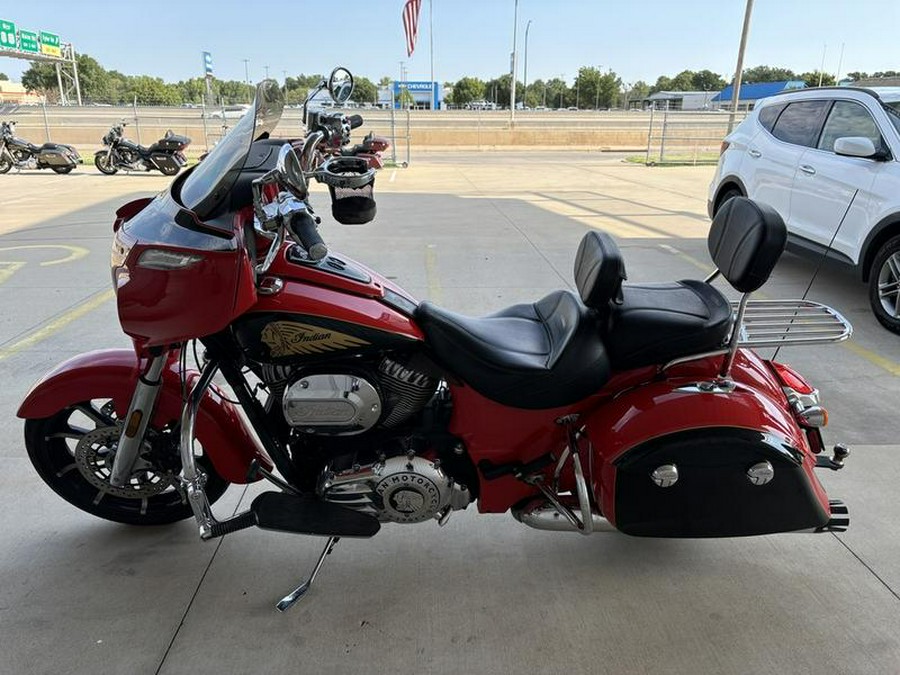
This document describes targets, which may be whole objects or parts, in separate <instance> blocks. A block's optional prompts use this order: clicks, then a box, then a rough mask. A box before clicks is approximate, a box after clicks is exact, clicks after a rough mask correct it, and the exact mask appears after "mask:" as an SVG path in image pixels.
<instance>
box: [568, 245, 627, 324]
mask: <svg viewBox="0 0 900 675" xmlns="http://www.w3.org/2000/svg"><path fill="white" fill-rule="evenodd" d="M627 278H628V277H627V276H626V275H625V261H624V260H623V259H622V254H621V252H619V247H618V246H616V242H615V240H613V238H612V237H610V236H609V235H608V234H606V232H599V231H597V230H591V231H590V232H588V233H587V234H585V235H584V237H582V239H581V244H579V246H578V253H577V254H576V255H575V284H576V285H577V286H578V292H579V294H580V295H581V300H582V301H583V302H584V304H585V305H587V306H588V307H590V308H592V309H596V310H599V311H600V312H601V313H605V312H606V311H607V310H608V308H609V303H610V301H613V302H621V301H622V281H623V280H625V279H627Z"/></svg>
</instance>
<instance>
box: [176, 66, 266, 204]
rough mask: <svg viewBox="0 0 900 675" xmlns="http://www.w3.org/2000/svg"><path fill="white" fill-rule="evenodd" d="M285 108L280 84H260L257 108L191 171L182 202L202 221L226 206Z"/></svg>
mask: <svg viewBox="0 0 900 675" xmlns="http://www.w3.org/2000/svg"><path fill="white" fill-rule="evenodd" d="M283 108H284V96H283V94H282V93H281V87H280V86H279V85H278V83H277V82H276V81H275V80H263V81H262V82H260V84H259V86H258V87H257V88H256V99H255V100H254V101H253V107H252V108H251V109H250V110H249V111H248V112H247V114H246V115H244V116H243V117H242V118H241V120H240V121H239V122H238V123H237V124H236V125H235V127H234V128H233V129H232V130H231V131H229V132H228V133H227V134H226V136H225V138H223V139H222V140H221V141H220V142H219V143H218V144H217V145H216V147H215V148H213V150H212V152H210V153H209V155H208V156H207V157H206V159H204V160H203V161H202V162H201V163H200V164H199V165H198V166H197V167H195V168H194V170H193V171H191V174H190V175H189V176H188V177H187V179H186V180H185V181H184V185H182V187H181V194H180V201H181V203H182V204H183V205H184V206H185V207H186V208H188V209H190V210H191V211H193V212H194V213H195V214H196V215H197V217H198V218H199V219H200V220H207V219H208V218H209V217H210V216H212V215H213V214H214V213H215V212H216V210H217V209H218V208H219V207H220V206H221V205H222V204H223V202H224V201H225V199H226V198H227V197H228V194H229V193H230V192H231V188H232V186H233V185H234V182H235V181H236V180H237V177H238V175H240V173H241V169H243V167H244V162H245V161H246V160H247V154H248V153H249V151H250V145H251V144H252V143H253V141H255V140H258V139H260V138H264V137H266V136H267V135H268V134H270V133H271V132H272V130H274V129H275V127H276V126H277V125H278V121H279V120H280V119H281V111H282V110H283Z"/></svg>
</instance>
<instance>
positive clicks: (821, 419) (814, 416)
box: [797, 405, 828, 428]
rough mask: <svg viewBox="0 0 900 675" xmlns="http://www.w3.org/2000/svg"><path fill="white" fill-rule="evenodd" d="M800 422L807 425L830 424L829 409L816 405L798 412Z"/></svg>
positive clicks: (820, 425) (821, 425) (819, 425)
mask: <svg viewBox="0 0 900 675" xmlns="http://www.w3.org/2000/svg"><path fill="white" fill-rule="evenodd" d="M797 417H799V418H800V424H802V425H803V426H807V427H816V428H819V427H824V426H825V425H826V424H828V411H827V410H825V408H823V407H821V406H818V405H814V406H812V407H809V408H806V409H805V410H802V411H801V412H799V413H797Z"/></svg>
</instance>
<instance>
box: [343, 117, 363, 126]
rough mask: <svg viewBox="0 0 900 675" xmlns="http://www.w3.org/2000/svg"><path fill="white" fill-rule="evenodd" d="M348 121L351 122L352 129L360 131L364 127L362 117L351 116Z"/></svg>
mask: <svg viewBox="0 0 900 675" xmlns="http://www.w3.org/2000/svg"><path fill="white" fill-rule="evenodd" d="M347 119H348V120H349V121H350V128H351V129H358V128H359V127H361V126H362V125H363V118H362V115H350V117H348V118H347Z"/></svg>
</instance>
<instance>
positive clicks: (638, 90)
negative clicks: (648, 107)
mask: <svg viewBox="0 0 900 675" xmlns="http://www.w3.org/2000/svg"><path fill="white" fill-rule="evenodd" d="M649 95H650V85H649V84H647V83H646V82H644V81H643V80H638V81H637V82H635V83H634V84H632V85H631V88H630V89H627V90H626V91H625V102H626V103H627V104H628V105H629V106H631V105H634V104H632V103H631V102H632V101H638V104H637V107H638V108H640V107H641V106H642V103H640V102H641V101H643V100H644V99H645V98H647V97H648V96H649Z"/></svg>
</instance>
